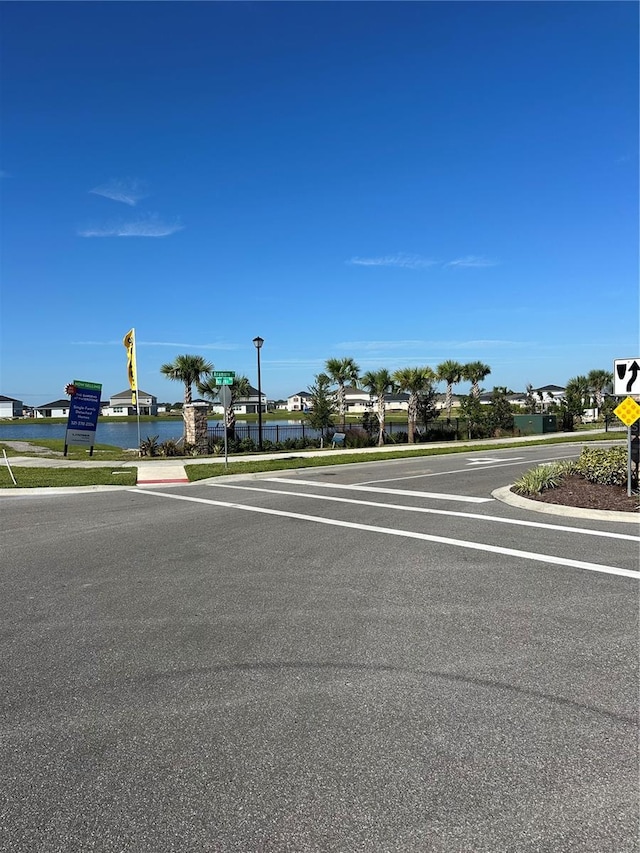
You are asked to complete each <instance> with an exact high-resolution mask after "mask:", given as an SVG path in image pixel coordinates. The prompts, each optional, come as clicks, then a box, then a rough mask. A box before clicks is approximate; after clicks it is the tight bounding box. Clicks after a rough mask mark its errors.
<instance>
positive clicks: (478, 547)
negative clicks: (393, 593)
mask: <svg viewBox="0 0 640 853" xmlns="http://www.w3.org/2000/svg"><path fill="white" fill-rule="evenodd" d="M129 491H130V492H131V493H132V494H134V495H138V496H139V497H140V496H144V497H146V496H147V495H151V496H154V497H158V498H166V499H168V500H178V501H187V502H190V503H199V504H205V505H208V506H219V507H224V508H225V509H237V510H241V511H243V512H257V513H260V514H262V515H276V516H279V517H280V518H294V519H297V520H298V521H309V522H312V523H314V524H327V525H329V526H331V527H347V528H349V529H351V530H363V531H365V532H367V533H382V534H384V535H386V536H400V537H403V538H405V539H420V540H422V541H423V542H437V543H438V544H440V545H451V546H453V547H456V548H467V549H469V550H472V551H486V552H488V553H491V554H502V555H504V556H507V557H519V558H520V559H523V560H532V561H534V562H537V563H549V564H550V565H554V566H569V567H571V568H574V569H586V570H587V571H590V572H601V573H603V574H608V575H620V576H622V577H629V578H636V579H638V578H640V574H639V573H638V572H634V571H631V570H630V569H621V568H619V567H618V566H605V565H599V564H598V563H587V562H584V561H583V560H569V559H567V558H565V557H554V556H552V555H550V554H537V553H531V552H528V551H518V550H516V549H515V548H501V547H499V546H497V545H482V544H480V543H479V542H466V541H465V540H461V539H450V538H449V537H447V536H434V535H432V534H430V533H417V532H415V531H413V530H393V529H392V528H389V527H377V526H375V525H370V524H356V523H355V522H352V521H342V520H340V519H337V518H320V517H318V516H315V515H303V514H302V513H299V512H284V511H282V510H278V509H267V508H266V507H258V506H245V505H244V504H236V503H229V502H227V501H212V500H209V499H208V498H196V497H190V496H189V495H176V494H170V493H168V492H152V491H150V490H149V489H145V490H144V492H141V491H139V490H137V489H130V490H129Z"/></svg>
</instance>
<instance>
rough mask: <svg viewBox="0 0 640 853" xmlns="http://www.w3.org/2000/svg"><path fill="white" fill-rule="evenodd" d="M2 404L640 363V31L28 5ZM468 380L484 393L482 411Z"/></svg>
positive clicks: (7, 69)
mask: <svg viewBox="0 0 640 853" xmlns="http://www.w3.org/2000/svg"><path fill="white" fill-rule="evenodd" d="M0 16H1V17H0V25H1V32H2V37H1V38H2V43H1V45H0V47H1V51H2V65H1V67H0V72H1V74H0V77H1V81H2V83H1V85H2V93H1V94H2V98H1V102H0V110H1V126H2V147H1V151H0V170H1V172H2V178H1V181H0V191H1V198H2V234H1V250H2V254H1V270H0V272H1V276H2V300H1V304H0V309H1V313H2V317H1V323H2V326H1V332H2V335H1V351H0V357H1V361H0V394H4V395H6V396H10V397H16V398H18V399H21V400H23V401H24V402H26V403H28V404H32V405H41V404H43V403H44V402H48V401H50V400H53V399H57V398H59V397H61V396H63V388H64V386H65V384H66V383H67V382H69V381H70V380H72V379H83V380H88V381H92V382H101V383H102V384H103V397H108V396H110V395H112V394H115V393H117V392H120V391H122V390H124V389H125V388H126V387H127V380H126V357H125V350H124V347H123V346H122V337H123V336H124V334H125V333H126V332H127V331H128V330H129V329H130V328H132V327H134V328H135V329H136V334H137V344H138V346H137V354H138V377H139V385H140V387H141V388H142V389H143V390H145V391H147V392H150V393H153V394H156V395H157V396H158V398H159V399H160V400H161V401H176V400H180V399H181V398H182V389H181V387H180V386H179V385H177V384H175V383H171V382H169V381H168V380H167V379H165V378H164V377H162V376H161V374H160V365H161V364H163V363H164V362H167V361H172V360H173V359H174V358H175V357H176V356H177V355H178V354H182V353H193V354H199V355H203V356H205V357H206V358H208V359H209V360H211V361H212V362H213V363H214V365H215V368H216V369H219V370H235V371H236V372H238V373H244V374H246V375H247V376H248V377H249V379H250V380H251V381H252V382H253V384H256V351H255V348H254V347H253V344H252V339H253V338H254V337H255V336H256V335H260V336H262V337H263V338H264V339H265V344H264V347H263V349H262V357H261V364H262V387H263V390H264V391H265V392H266V393H267V394H268V396H269V397H270V398H280V397H286V396H287V395H289V394H292V393H294V392H297V391H299V390H301V389H305V388H306V387H307V386H308V385H309V384H310V383H311V382H312V381H313V377H314V375H315V374H317V373H318V372H320V371H321V370H322V369H323V365H324V362H325V361H326V359H327V358H330V357H343V356H351V357H352V358H354V359H355V360H356V362H357V363H358V364H359V365H360V367H361V369H362V370H363V371H364V370H368V369H377V368H379V367H387V368H388V369H389V370H395V369H397V368H400V367H407V366H418V365H425V364H428V365H431V366H432V367H435V366H436V365H437V364H438V363H440V362H442V361H444V360H445V359H455V360H457V361H460V362H463V363H464V362H468V361H476V360H481V361H484V362H486V363H487V364H489V365H490V366H491V375H490V376H489V377H487V379H486V380H485V383H484V385H485V387H486V388H487V389H490V388H491V387H493V385H494V384H497V385H506V386H508V387H510V388H512V389H514V390H523V389H524V387H525V385H526V384H527V383H529V382H530V383H532V384H533V385H534V386H536V387H537V386H539V385H543V384H548V383H554V384H560V385H562V384H564V383H565V382H566V381H567V379H569V378H570V377H572V376H574V375H576V374H578V373H586V372H588V371H589V370H591V369H593V368H605V369H609V370H611V369H612V363H613V359H615V358H627V357H632V356H637V355H638V354H639V349H640V346H639V340H638V4H636V3H631V2H628V3H627V2H609V0H607V2H602V3H599V2H568V3H564V2H533V3H528V2H512V3H510V2H495V3H489V2H486V3H485V2H470V3H466V2H432V3H431V2H425V3H418V2H409V3H404V2H388V3H384V2H371V3H370V2H353V3H349V2H346V3H343V2H335V3H312V2H309V3H307V2H299V3H298V2H291V3H287V2H285V3H278V2H258V3H252V2H231V3H207V2H195V3H191V2H165V3H155V2H127V3H119V2H110V3H57V2H47V3H7V2H5V3H2V4H1V7H0ZM467 388H468V386H467V385H465V384H464V383H462V384H461V385H460V386H458V387H457V389H456V390H458V391H460V392H464V391H465V390H467Z"/></svg>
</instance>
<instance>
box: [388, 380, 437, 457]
mask: <svg viewBox="0 0 640 853" xmlns="http://www.w3.org/2000/svg"><path fill="white" fill-rule="evenodd" d="M392 379H393V381H394V383H395V385H396V386H397V388H398V390H399V391H406V392H407V393H408V394H409V412H408V415H409V424H408V436H407V440H408V442H409V444H413V443H414V436H415V431H416V421H417V420H418V401H419V399H420V394H421V393H423V392H424V391H427V390H428V389H429V388H430V387H431V385H432V384H433V383H434V382H435V380H436V374H435V371H433V370H432V369H431V368H430V367H404V368H402V369H400V370H396V372H395V373H394V374H393V376H392Z"/></svg>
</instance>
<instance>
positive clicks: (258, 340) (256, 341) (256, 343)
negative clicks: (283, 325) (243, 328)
mask: <svg viewBox="0 0 640 853" xmlns="http://www.w3.org/2000/svg"><path fill="white" fill-rule="evenodd" d="M263 343H264V339H263V338H261V337H257V338H254V339H253V345H254V346H255V348H256V350H257V351H258V450H260V451H262V382H261V379H260V350H261V349H262V344H263Z"/></svg>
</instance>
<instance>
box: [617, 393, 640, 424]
mask: <svg viewBox="0 0 640 853" xmlns="http://www.w3.org/2000/svg"><path fill="white" fill-rule="evenodd" d="M613 414H614V415H617V416H618V417H619V418H620V420H621V421H622V423H623V424H626V425H627V426H631V424H634V423H635V422H636V421H637V420H638V418H640V406H639V405H638V404H637V403H636V401H635V400H633V399H632V398H631V397H627V398H626V400H623V401H622V402H621V403H620V405H619V406H616V408H615V409H614V410H613Z"/></svg>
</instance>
